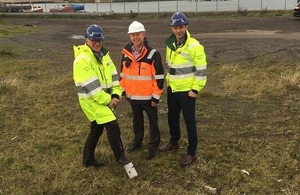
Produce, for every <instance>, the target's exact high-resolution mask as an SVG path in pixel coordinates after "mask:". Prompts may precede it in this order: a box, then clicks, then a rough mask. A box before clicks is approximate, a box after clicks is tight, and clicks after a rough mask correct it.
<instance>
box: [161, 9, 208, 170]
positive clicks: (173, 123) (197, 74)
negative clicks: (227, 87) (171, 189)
mask: <svg viewBox="0 0 300 195" xmlns="http://www.w3.org/2000/svg"><path fill="white" fill-rule="evenodd" d="M188 24H189V22H188V19H187V17H186V15H185V14H183V13H182V12H176V13H174V14H173V15H172V17H171V18H170V22H169V25H170V27H171V30H172V34H171V36H169V37H168V39H167V40H166V41H165V44H166V63H167V76H166V81H167V82H166V83H167V86H168V87H167V105H168V124H169V133H170V139H169V142H168V144H166V145H165V146H163V147H161V148H160V150H161V151H163V152H168V151H171V150H175V149H178V148H179V143H178V141H179V139H180V138H181V132H180V131H181V130H180V113H181V112H182V114H183V118H184V121H185V124H186V130H187V136H188V146H187V149H186V155H185V156H184V157H183V158H182V159H181V160H180V165H181V166H183V167H184V166H189V165H191V164H192V163H193V162H194V161H195V160H196V150H197V145H198V133H197V126H196V117H195V107H196V97H197V94H198V93H199V92H200V91H201V90H202V89H203V88H204V86H205V84H206V66H207V63H206V55H205V52H204V47H203V46H202V45H201V44H200V43H199V41H198V40H196V39H195V38H193V37H192V36H191V34H190V32H189V31H188Z"/></svg>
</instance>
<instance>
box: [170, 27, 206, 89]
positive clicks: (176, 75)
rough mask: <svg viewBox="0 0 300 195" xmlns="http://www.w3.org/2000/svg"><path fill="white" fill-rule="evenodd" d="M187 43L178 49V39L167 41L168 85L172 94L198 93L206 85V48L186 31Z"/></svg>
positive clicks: (172, 37)
mask: <svg viewBox="0 0 300 195" xmlns="http://www.w3.org/2000/svg"><path fill="white" fill-rule="evenodd" d="M185 36H186V39H185V40H186V41H185V42H184V43H182V45H181V46H179V47H178V48H176V44H175V43H176V37H175V35H174V34H172V35H171V36H170V37H169V38H168V39H167V40H166V42H165V43H166V62H167V75H166V81H167V85H168V86H170V87H171V89H172V92H179V91H190V90H193V91H194V92H195V93H198V92H199V91H200V90H201V89H203V87H204V86H205V84H206V67H207V63H206V55H205V52H204V47H203V46H202V45H201V44H200V43H199V42H198V41H197V40H196V39H194V38H192V37H191V36H190V33H189V32H188V31H186V35H185Z"/></svg>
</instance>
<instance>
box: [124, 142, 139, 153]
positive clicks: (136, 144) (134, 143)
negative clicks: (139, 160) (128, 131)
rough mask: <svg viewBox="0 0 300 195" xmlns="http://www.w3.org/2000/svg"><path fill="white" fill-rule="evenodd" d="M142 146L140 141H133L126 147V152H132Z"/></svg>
mask: <svg viewBox="0 0 300 195" xmlns="http://www.w3.org/2000/svg"><path fill="white" fill-rule="evenodd" d="M141 147H142V144H141V143H136V142H133V143H132V144H131V145H130V146H128V147H127V149H126V150H127V152H132V151H134V150H137V149H139V148H141Z"/></svg>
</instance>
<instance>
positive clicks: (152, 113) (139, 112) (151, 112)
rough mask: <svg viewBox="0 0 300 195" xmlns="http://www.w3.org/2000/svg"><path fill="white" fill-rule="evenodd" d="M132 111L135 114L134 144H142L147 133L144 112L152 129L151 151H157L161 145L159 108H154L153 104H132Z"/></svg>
mask: <svg viewBox="0 0 300 195" xmlns="http://www.w3.org/2000/svg"><path fill="white" fill-rule="evenodd" d="M131 109H132V114H133V133H134V142H135V143H137V144H141V143H142V142H143V139H144V131H145V127H144V115H143V111H145V113H146V114H147V117H148V121H149V128H150V142H149V149H157V147H158V146H159V144H160V130H159V127H158V116H157V107H152V106H151V102H149V103H146V104H135V103H134V104H133V103H131Z"/></svg>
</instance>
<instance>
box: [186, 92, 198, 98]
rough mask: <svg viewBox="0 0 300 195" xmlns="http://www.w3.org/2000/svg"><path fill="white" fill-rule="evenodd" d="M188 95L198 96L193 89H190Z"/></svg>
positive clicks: (191, 96)
mask: <svg viewBox="0 0 300 195" xmlns="http://www.w3.org/2000/svg"><path fill="white" fill-rule="evenodd" d="M188 96H189V97H190V98H196V96H197V94H196V93H194V92H193V91H192V90H191V91H189V93H188Z"/></svg>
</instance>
